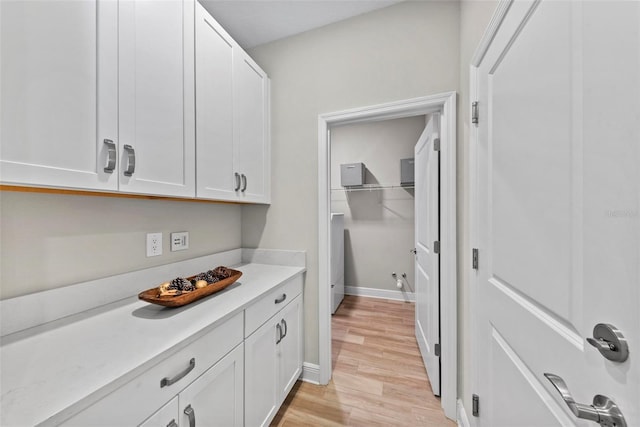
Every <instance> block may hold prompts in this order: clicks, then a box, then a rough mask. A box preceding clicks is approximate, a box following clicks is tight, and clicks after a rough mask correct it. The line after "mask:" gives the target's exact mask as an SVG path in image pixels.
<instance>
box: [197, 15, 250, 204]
mask: <svg viewBox="0 0 640 427" xmlns="http://www.w3.org/2000/svg"><path fill="white" fill-rule="evenodd" d="M235 46H236V45H235V42H234V41H233V40H232V39H231V37H229V35H228V34H227V33H226V32H225V31H224V29H222V27H221V26H220V25H219V24H218V23H217V22H216V21H215V20H214V19H213V18H212V17H211V15H209V13H208V12H207V11H206V10H205V9H204V7H202V6H201V5H200V3H197V4H196V52H195V55H196V93H197V96H196V147H197V152H198V156H197V160H196V161H197V168H196V170H197V176H196V196H197V197H199V198H212V199H225V200H235V199H236V198H237V196H236V191H235V188H236V187H238V186H239V185H240V183H238V184H236V178H235V176H234V170H233V108H232V107H233V53H234V50H236V48H235Z"/></svg>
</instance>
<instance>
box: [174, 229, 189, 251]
mask: <svg viewBox="0 0 640 427" xmlns="http://www.w3.org/2000/svg"><path fill="white" fill-rule="evenodd" d="M185 249H189V232H188V231H180V232H175V233H171V252H174V251H184V250H185Z"/></svg>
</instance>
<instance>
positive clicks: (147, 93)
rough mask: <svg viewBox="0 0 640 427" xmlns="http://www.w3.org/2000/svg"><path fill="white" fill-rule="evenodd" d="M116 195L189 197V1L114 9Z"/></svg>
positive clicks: (137, 3) (192, 193) (191, 127)
mask: <svg viewBox="0 0 640 427" xmlns="http://www.w3.org/2000/svg"><path fill="white" fill-rule="evenodd" d="M119 26H120V28H119V29H120V31H119V43H120V44H119V46H120V49H119V50H120V52H119V57H120V62H119V66H120V79H119V94H120V104H119V106H120V111H119V126H120V130H119V132H120V144H121V152H122V155H121V169H122V170H123V171H124V170H126V169H127V167H128V164H129V162H128V157H127V153H126V152H125V150H123V147H124V145H125V144H127V145H130V146H132V147H133V148H134V149H135V172H134V173H133V175H132V176H131V177H128V176H125V175H124V174H122V173H121V175H120V190H122V191H127V192H136V193H147V194H161V195H170V196H188V197H193V196H195V172H194V170H193V165H194V164H195V113H194V108H195V103H194V102H195V101H194V76H195V73H194V55H193V50H194V1H193V0H165V1H126V2H121V3H120V4H119Z"/></svg>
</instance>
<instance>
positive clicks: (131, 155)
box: [123, 145, 136, 176]
mask: <svg viewBox="0 0 640 427" xmlns="http://www.w3.org/2000/svg"><path fill="white" fill-rule="evenodd" d="M123 148H124V151H126V152H127V159H128V162H127V170H125V171H124V175H125V176H131V175H133V173H134V172H135V171H136V150H134V148H133V147H132V146H130V145H125V146H124V147H123Z"/></svg>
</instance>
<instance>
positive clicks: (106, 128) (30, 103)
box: [0, 0, 118, 190]
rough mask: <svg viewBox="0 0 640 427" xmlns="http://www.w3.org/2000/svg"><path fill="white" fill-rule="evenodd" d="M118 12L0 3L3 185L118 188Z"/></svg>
mask: <svg viewBox="0 0 640 427" xmlns="http://www.w3.org/2000/svg"><path fill="white" fill-rule="evenodd" d="M117 7H118V5H117V3H116V2H110V1H99V0H92V1H89V0H87V1H55V2H52V1H2V2H0V43H1V48H0V147H1V148H0V180H1V181H2V182H3V183H10V184H17V185H42V186H53V187H77V188H88V189H100V190H107V189H111V190H113V189H117V185H118V183H117V173H108V172H105V170H104V169H105V166H107V163H108V157H109V145H108V144H105V143H104V140H110V141H112V142H113V144H116V145H117V143H118V141H117V137H118V135H117V132H118V123H117V95H118V87H117V84H118V75H117V64H118V58H117V49H118V46H117V39H118V35H117V28H118V21H117V19H118V16H117ZM115 149H116V148H115V147H114V148H113V150H112V153H113V154H112V156H115V151H114V150H115ZM114 167H115V165H114Z"/></svg>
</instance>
